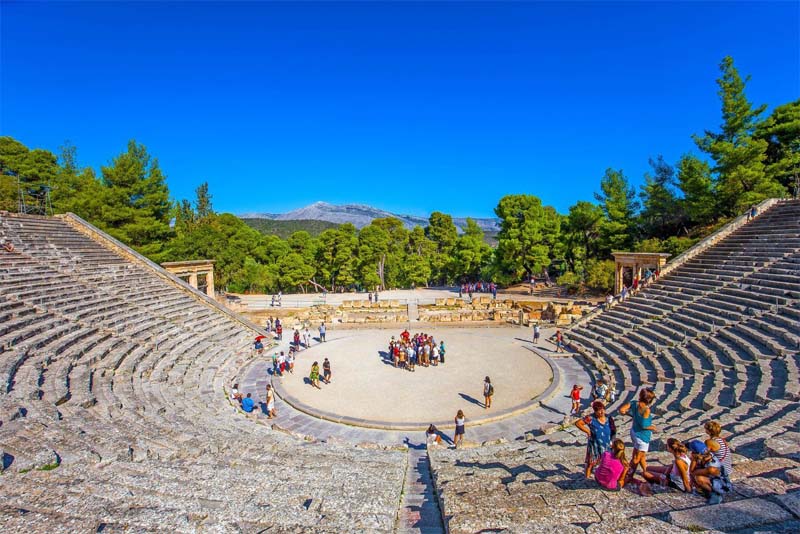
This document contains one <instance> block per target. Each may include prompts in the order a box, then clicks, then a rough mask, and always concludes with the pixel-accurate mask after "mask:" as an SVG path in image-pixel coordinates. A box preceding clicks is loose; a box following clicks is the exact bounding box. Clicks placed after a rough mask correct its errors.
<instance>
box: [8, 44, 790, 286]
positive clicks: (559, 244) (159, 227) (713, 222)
mask: <svg viewBox="0 0 800 534" xmlns="http://www.w3.org/2000/svg"><path fill="white" fill-rule="evenodd" d="M720 70H721V75H720V78H719V79H718V80H717V83H718V86H719V91H718V94H719V96H720V103H721V112H722V113H721V117H722V120H721V124H720V125H719V126H717V127H714V128H711V129H709V130H707V131H705V132H703V133H702V134H696V135H694V136H693V139H694V141H695V143H696V146H697V148H698V150H699V154H685V155H684V156H682V157H681V158H680V159H679V160H678V161H676V162H668V161H666V160H665V159H664V158H663V157H661V156H659V155H657V153H658V152H657V151H658V147H653V150H654V154H656V155H654V156H653V157H652V158H651V160H650V166H651V171H650V172H648V173H647V174H646V175H645V176H644V177H643V178H644V182H643V184H642V186H641V187H640V188H639V190H638V191H637V190H636V189H635V188H634V187H632V186H631V183H630V180H629V177H628V176H626V175H625V173H624V172H623V170H622V169H618V168H613V167H610V168H609V169H608V170H606V171H605V173H604V174H603V176H601V177H599V178H600V182H599V188H598V191H597V192H596V193H594V196H593V199H592V200H582V201H578V202H577V203H576V204H575V205H573V206H571V207H570V209H569V211H568V213H565V214H563V213H558V212H557V211H556V210H555V209H554V208H553V207H552V206H545V205H543V204H542V202H541V200H540V199H539V198H537V197H535V196H533V195H509V196H506V197H503V198H502V199H500V200H499V202H498V205H497V207H496V208H495V214H496V215H497V217H498V218H499V219H500V221H501V229H500V231H499V233H498V234H497V236H496V239H497V247H496V249H494V250H493V249H492V248H491V247H490V246H489V245H487V244H486V243H485V240H484V233H483V231H482V230H481V228H480V227H478V225H476V224H475V222H474V221H471V220H470V221H468V223H467V227H466V229H465V231H464V232H463V233H462V234H460V235H459V234H458V233H457V231H456V227H455V225H454V224H453V219H452V217H451V216H450V215H447V214H444V213H440V212H434V213H433V214H431V216H430V217H429V219H428V221H427V224H426V226H425V227H422V226H416V227H414V228H413V229H411V230H408V229H406V228H405V227H404V226H403V224H402V222H401V221H399V220H398V219H395V218H383V219H375V220H373V221H372V223H371V224H369V225H367V226H365V227H364V228H362V229H361V230H357V229H356V228H355V227H354V226H353V225H352V224H343V225H339V226H335V225H334V226H333V227H328V226H327V225H326V223H319V225H317V226H315V227H313V228H312V229H311V230H308V229H297V230H296V231H291V233H288V234H287V232H290V229H289V228H284V229H281V230H280V231H279V230H278V229H277V227H275V228H276V229H275V230H274V232H273V233H272V234H270V235H264V234H262V233H261V232H259V231H258V230H256V229H254V228H251V227H250V226H248V224H247V223H246V222H245V221H242V220H241V219H239V218H237V217H235V216H234V215H231V214H219V213H216V212H215V211H214V209H213V205H212V194H211V192H210V191H209V188H208V185H207V184H205V183H203V184H200V185H199V186H198V188H197V190H196V198H195V199H193V200H192V201H189V200H186V199H183V200H174V199H171V198H170V193H169V189H168V187H167V181H166V177H165V175H164V173H163V172H162V170H161V168H160V166H159V164H158V160H157V159H156V158H154V157H153V156H151V155H150V154H149V153H148V151H147V149H146V148H145V146H143V145H142V144H140V143H137V142H136V141H130V142H129V144H128V146H127V149H126V150H125V151H124V152H122V153H121V154H119V155H117V156H116V157H114V158H112V159H111V161H110V162H109V164H108V165H106V166H103V167H101V168H100V170H99V172H97V171H95V170H94V169H91V168H81V167H80V166H79V164H78V156H77V150H76V148H75V147H74V146H71V145H69V144H66V145H65V146H63V147H61V150H60V152H59V154H58V155H55V154H53V153H51V152H49V151H47V150H42V149H33V150H30V149H28V148H27V147H26V146H24V145H23V144H22V143H20V142H19V141H17V140H15V139H13V138H11V137H0V167H1V168H2V175H1V176H0V178H2V180H1V181H0V209H2V210H9V211H16V210H17V209H18V206H19V201H20V198H19V196H18V192H19V191H20V190H21V191H22V192H23V200H24V201H25V202H26V203H27V204H35V202H36V200H35V198H34V197H35V194H36V191H41V188H42V187H43V186H46V187H49V188H50V189H51V191H52V194H51V200H52V209H53V211H54V212H56V213H60V212H66V211H72V212H74V213H76V214H78V215H80V216H81V217H83V218H85V219H86V220H88V221H89V222H91V223H92V224H94V225H96V226H97V227H99V228H101V229H102V230H104V231H106V232H108V233H109V234H111V235H112V236H114V237H116V238H118V239H120V240H121V241H123V242H125V243H127V244H129V245H130V246H132V247H134V248H135V249H136V250H138V251H140V252H141V253H143V254H144V255H146V256H148V257H149V258H151V259H153V260H154V261H157V262H163V261H171V260H189V259H206V258H208V259H213V260H216V262H217V263H216V267H217V270H216V273H217V278H218V279H217V285H218V287H221V288H225V289H228V290H230V291H252V292H275V291H277V290H279V289H280V290H283V291H295V290H301V291H308V290H312V289H314V288H316V289H321V288H323V287H324V288H325V289H327V290H329V291H332V290H336V289H339V288H351V287H364V288H374V287H376V286H380V287H408V286H412V285H425V284H451V283H454V282H459V281H463V280H474V279H478V278H482V279H486V280H488V279H493V280H495V281H497V282H499V283H501V284H509V283H514V282H517V281H519V280H521V279H523V278H524V277H526V276H528V275H530V274H535V273H540V272H542V271H544V270H549V271H550V273H551V274H552V275H554V276H559V281H560V282H561V283H563V284H565V285H568V286H573V287H577V286H584V287H589V288H593V289H596V290H600V291H606V290H608V289H609V288H610V287H611V283H612V280H613V262H611V261H610V257H611V256H610V255H611V251H613V250H639V251H663V252H669V253H671V254H673V255H674V254H678V253H680V252H681V251H683V250H685V249H686V248H688V247H689V246H691V245H692V244H694V243H695V242H696V240H697V239H698V238H700V237H701V236H702V235H705V234H707V233H708V232H710V231H712V230H713V229H714V228H716V227H718V226H719V225H721V224H723V223H724V222H725V221H726V220H728V219H729V218H730V217H732V216H735V215H737V214H740V213H742V212H743V211H744V210H745V209H747V207H748V206H750V205H751V204H754V203H757V202H759V201H761V200H763V199H766V198H770V197H783V196H787V195H789V194H790V192H792V193H794V194H796V189H797V175H798V173H799V172H800V100H797V101H794V102H790V103H787V104H784V105H780V106H778V107H775V108H774V109H773V110H772V112H771V113H770V114H769V115H766V113H765V111H766V106H762V105H758V106H756V105H753V104H752V103H751V102H750V101H748V99H747V97H746V94H745V85H746V81H747V79H746V78H745V79H743V78H742V77H741V76H740V75H739V73H738V72H737V70H736V68H735V67H734V65H733V61H732V60H731V59H730V58H725V59H724V60H723V61H722V63H721V64H720ZM610 158H613V156H610ZM18 184H19V187H18ZM586 196H587V197H590V192H588V191H587V192H586ZM270 222H275V221H270ZM291 222H295V221H291ZM259 224H261V223H259ZM276 234H277V235H276Z"/></svg>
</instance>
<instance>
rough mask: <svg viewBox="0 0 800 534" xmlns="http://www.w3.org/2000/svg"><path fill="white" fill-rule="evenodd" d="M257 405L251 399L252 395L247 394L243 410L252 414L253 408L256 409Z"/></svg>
mask: <svg viewBox="0 0 800 534" xmlns="http://www.w3.org/2000/svg"><path fill="white" fill-rule="evenodd" d="M255 406H256V403H255V402H253V399H252V398H251V397H250V393H248V394H247V397H245V398H243V399H242V410H244V411H245V412H247V413H252V411H253V408H255Z"/></svg>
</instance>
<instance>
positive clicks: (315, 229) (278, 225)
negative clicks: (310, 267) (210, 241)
mask: <svg viewBox="0 0 800 534" xmlns="http://www.w3.org/2000/svg"><path fill="white" fill-rule="evenodd" d="M241 219H242V220H243V221H244V222H245V224H246V225H247V226H249V227H251V228H255V229H256V230H258V231H259V232H261V233H262V234H266V235H276V236H278V237H280V238H281V239H286V238H288V237H289V236H290V235H292V234H293V233H295V232H297V231H300V230H305V231H306V232H308V233H309V234H311V236H312V237H316V236H318V235H319V234H321V233H322V232H324V231H325V230H328V229H329V228H336V227H338V226H339V225H338V224H336V223H332V222H328V221H313V220H292V221H278V220H275V219H267V218H252V219H251V218H246V217H242V218H241Z"/></svg>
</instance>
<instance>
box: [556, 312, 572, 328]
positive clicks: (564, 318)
mask: <svg viewBox="0 0 800 534" xmlns="http://www.w3.org/2000/svg"><path fill="white" fill-rule="evenodd" d="M571 324H572V316H571V315H569V314H567V313H562V314H561V315H559V316H558V319H556V326H569V325H571Z"/></svg>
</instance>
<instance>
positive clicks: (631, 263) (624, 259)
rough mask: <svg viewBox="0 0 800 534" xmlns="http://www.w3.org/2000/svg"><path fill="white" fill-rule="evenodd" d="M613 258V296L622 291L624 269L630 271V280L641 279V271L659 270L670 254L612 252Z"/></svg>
mask: <svg viewBox="0 0 800 534" xmlns="http://www.w3.org/2000/svg"><path fill="white" fill-rule="evenodd" d="M611 254H612V255H613V256H614V263H615V265H614V294H615V295H617V294H619V292H620V291H622V284H623V282H624V275H625V269H631V280H633V279H634V278H638V279H639V280H641V279H642V269H648V268H653V269H657V270H659V271H660V270H661V269H662V268H663V267H664V265H666V264H667V258H669V257H670V254H667V253H665V252H612V253H611Z"/></svg>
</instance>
